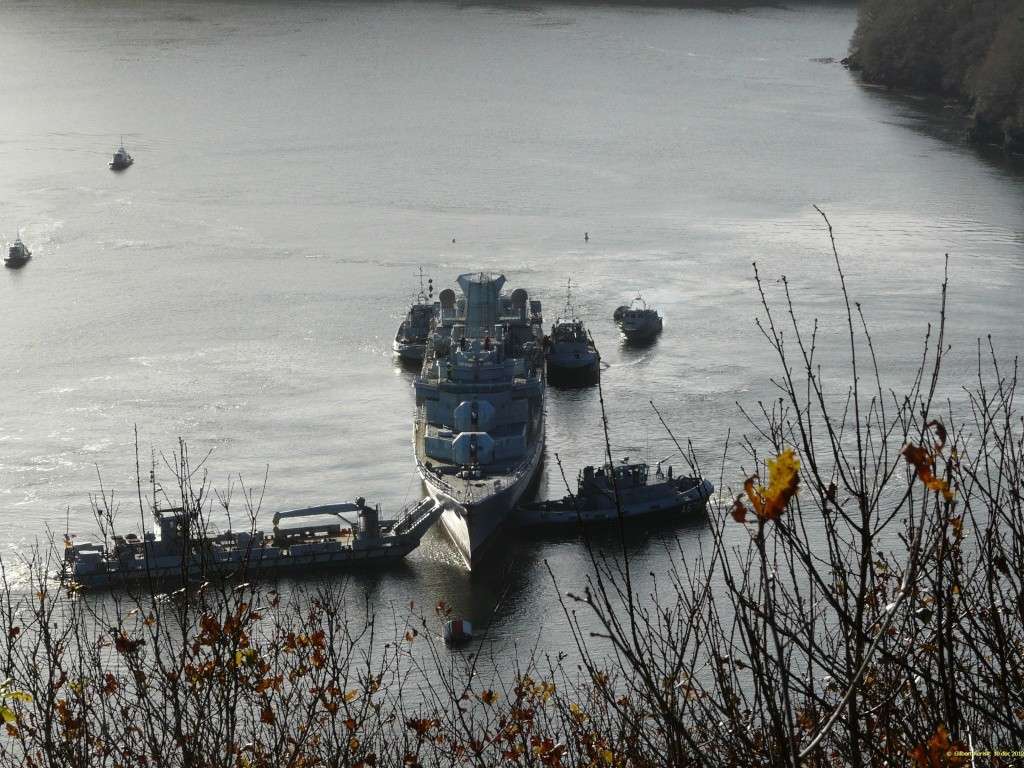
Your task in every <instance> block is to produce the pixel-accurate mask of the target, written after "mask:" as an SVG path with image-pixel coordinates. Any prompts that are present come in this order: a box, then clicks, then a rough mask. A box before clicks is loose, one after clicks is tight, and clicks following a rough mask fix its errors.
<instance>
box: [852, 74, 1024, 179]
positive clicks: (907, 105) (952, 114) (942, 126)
mask: <svg viewBox="0 0 1024 768" xmlns="http://www.w3.org/2000/svg"><path fill="white" fill-rule="evenodd" d="M856 82H857V84H858V85H859V87H860V91H861V93H862V94H864V96H865V98H867V99H869V100H872V101H877V102H879V103H882V104H884V105H885V107H886V111H887V113H889V114H890V115H891V114H895V115H899V116H900V117H901V118H902V119H899V120H891V121H890V122H893V123H896V124H898V125H900V126H903V127H905V128H909V129H910V130H912V131H914V132H915V133H918V134H920V135H922V136H927V137H928V138H932V139H937V140H939V141H942V142H944V143H946V144H949V145H951V146H955V147H959V148H960V149H961V150H963V151H965V152H970V153H971V154H973V155H974V156H976V157H978V158H980V159H981V160H982V161H984V162H985V164H986V165H988V166H989V167H991V168H994V169H996V170H999V171H1002V172H1003V173H1006V174H1008V175H1010V176H1012V177H1014V178H1018V179H1019V178H1024V157H1017V156H1014V155H1009V154H1007V153H1006V152H1005V151H1004V150H1003V148H1002V147H998V146H995V145H989V144H975V143H973V142H971V141H970V140H969V139H968V137H967V136H968V131H969V130H970V127H971V120H970V116H969V114H968V112H967V110H966V108H965V107H964V106H963V104H961V103H960V102H958V101H956V100H953V99H946V98H943V97H942V96H935V95H916V94H911V93H907V92H906V91H899V90H890V89H888V88H884V87H882V86H877V85H872V84H870V83H865V82H863V81H861V80H859V79H856Z"/></svg>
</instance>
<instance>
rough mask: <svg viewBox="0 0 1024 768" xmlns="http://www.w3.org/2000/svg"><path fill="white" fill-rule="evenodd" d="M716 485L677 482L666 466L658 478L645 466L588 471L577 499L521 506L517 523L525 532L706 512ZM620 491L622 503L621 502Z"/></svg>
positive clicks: (624, 465)
mask: <svg viewBox="0 0 1024 768" xmlns="http://www.w3.org/2000/svg"><path fill="white" fill-rule="evenodd" d="M714 490H715V486H714V485H712V484H711V482H709V481H708V480H703V479H701V478H699V477H673V476H672V467H669V468H668V473H667V474H666V473H664V472H663V471H662V469H661V464H659V465H658V467H657V471H656V472H655V475H654V477H653V478H651V477H650V467H648V465H647V464H645V463H642V462H637V463H632V464H631V463H629V462H627V461H625V460H624V461H623V462H622V463H621V464H619V465H617V466H612V465H611V464H605V465H604V466H602V467H598V468H594V467H592V466H588V467H584V468H583V471H582V472H580V474H579V477H578V478H577V488H576V493H575V494H570V495H568V496H565V497H564V498H561V499H555V500H550V501H538V502H533V503H530V504H521V505H520V506H519V508H518V509H517V510H516V513H517V516H516V521H517V522H518V523H519V525H521V526H525V527H554V526H561V525H571V524H574V523H581V522H582V523H608V522H613V521H617V520H618V519H619V509H620V507H621V509H622V517H623V518H626V519H630V518H635V517H643V516H647V515H653V514H667V513H679V514H695V513H699V512H703V511H704V509H705V507H706V506H707V501H708V499H709V498H710V496H711V494H712V493H714ZM616 491H618V503H616Z"/></svg>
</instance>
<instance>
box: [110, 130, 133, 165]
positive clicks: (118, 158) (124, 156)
mask: <svg viewBox="0 0 1024 768" xmlns="http://www.w3.org/2000/svg"><path fill="white" fill-rule="evenodd" d="M134 162H135V160H133V159H132V156H131V155H129V154H128V150H127V149H125V148H124V139H123V138H122V139H121V146H120V147H118V148H117V152H115V153H114V159H113V160H111V161H110V169H111V170H113V171H123V170H124V169H125V168H127V167H128V166H129V165H131V164H132V163H134Z"/></svg>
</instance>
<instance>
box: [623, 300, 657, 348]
mask: <svg viewBox="0 0 1024 768" xmlns="http://www.w3.org/2000/svg"><path fill="white" fill-rule="evenodd" d="M612 318H613V319H614V320H615V324H616V325H618V326H619V330H620V331H622V335H623V336H625V337H626V341H633V342H637V341H649V340H650V339H653V338H654V337H655V336H657V335H658V334H659V333H661V315H659V314H658V312H657V310H655V309H651V308H650V307H648V306H647V302H646V301H644V299H643V297H642V296H639V295H638V296H637V297H636V298H635V299H633V301H632V302H630V304H629V306H626V305H625V304H624V305H622V306H621V307H619V308H618V309H616V310H615V314H614V315H612Z"/></svg>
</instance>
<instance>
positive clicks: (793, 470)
mask: <svg viewBox="0 0 1024 768" xmlns="http://www.w3.org/2000/svg"><path fill="white" fill-rule="evenodd" d="M766 463H767V465H768V485H767V486H764V485H759V486H755V485H754V481H755V480H757V479H758V476H757V475H751V476H750V477H748V478H747V480H746V482H745V483H744V484H743V490H744V491H746V494H747V498H748V499H750V504H751V506H753V508H754V512H756V513H757V516H758V517H759V518H760V519H762V520H778V519H779V518H780V517H781V516H782V513H783V512H784V511H785V509H786V505H787V504H789V502H790V500H792V498H793V497H794V496H796V493H797V490H798V489H799V487H800V460H799V459H798V458H797V457H796V453H795V452H794V451H793V449H792V448H787V449H786V450H784V451H783V452H782V453H780V454H779V455H778V456H776V457H775V458H774V459H768V461H767V462H766ZM732 516H733V519H734V520H736V522H739V523H742V522H744V520H745V519H746V508H745V507H744V506H743V504H742V502H740V500H739V499H738V498H737V499H736V502H735V503H734V504H733V508H732Z"/></svg>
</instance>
